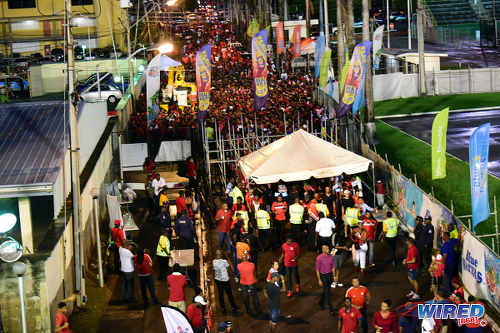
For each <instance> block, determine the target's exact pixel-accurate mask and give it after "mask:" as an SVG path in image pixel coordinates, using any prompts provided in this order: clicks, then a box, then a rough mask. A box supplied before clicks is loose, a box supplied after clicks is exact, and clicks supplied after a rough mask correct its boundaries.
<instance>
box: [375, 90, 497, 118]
mask: <svg viewBox="0 0 500 333" xmlns="http://www.w3.org/2000/svg"><path fill="white" fill-rule="evenodd" d="M498 105H500V93H485V94H460V95H445V96H424V97H412V98H404V99H403V98H399V99H391V100H388V101H381V102H376V103H375V116H390V115H395V114H412V113H420V112H432V111H440V110H442V109H444V108H445V107H448V106H449V107H450V110H459V109H471V108H484V107H490V106H498Z"/></svg>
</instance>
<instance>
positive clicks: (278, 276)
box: [271, 272, 280, 279]
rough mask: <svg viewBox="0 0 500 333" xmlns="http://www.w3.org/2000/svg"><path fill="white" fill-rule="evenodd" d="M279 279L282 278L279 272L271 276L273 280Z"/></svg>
mask: <svg viewBox="0 0 500 333" xmlns="http://www.w3.org/2000/svg"><path fill="white" fill-rule="evenodd" d="M275 277H277V278H278V279H279V278H280V274H279V273H278V272H274V273H272V274H271V279H272V278H275Z"/></svg>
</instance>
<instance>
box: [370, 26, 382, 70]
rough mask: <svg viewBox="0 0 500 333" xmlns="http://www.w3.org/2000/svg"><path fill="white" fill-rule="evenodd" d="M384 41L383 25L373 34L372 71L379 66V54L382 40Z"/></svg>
mask: <svg viewBox="0 0 500 333" xmlns="http://www.w3.org/2000/svg"><path fill="white" fill-rule="evenodd" d="M383 39H384V25H381V26H380V27H378V28H377V30H375V32H374V33H373V70H375V69H378V66H379V64H380V53H381V52H382V40H383Z"/></svg>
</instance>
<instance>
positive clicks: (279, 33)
mask: <svg viewBox="0 0 500 333" xmlns="http://www.w3.org/2000/svg"><path fill="white" fill-rule="evenodd" d="M276 52H277V53H278V54H281V53H284V52H285V30H284V28H283V22H281V21H280V22H278V24H276Z"/></svg>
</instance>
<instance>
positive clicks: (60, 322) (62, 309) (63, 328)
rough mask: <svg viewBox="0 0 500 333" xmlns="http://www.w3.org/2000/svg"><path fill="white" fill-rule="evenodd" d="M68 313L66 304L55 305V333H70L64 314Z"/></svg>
mask: <svg viewBox="0 0 500 333" xmlns="http://www.w3.org/2000/svg"><path fill="white" fill-rule="evenodd" d="M67 313H68V307H67V306H66V303H64V302H61V303H59V304H58V305H57V310H56V329H55V330H54V331H55V332H57V333H71V330H70V329H69V322H68V317H66V314H67Z"/></svg>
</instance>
